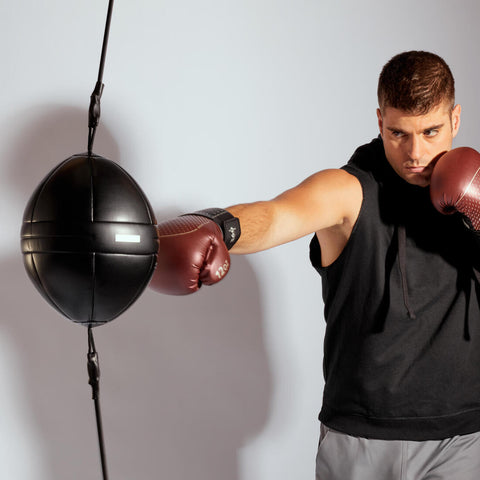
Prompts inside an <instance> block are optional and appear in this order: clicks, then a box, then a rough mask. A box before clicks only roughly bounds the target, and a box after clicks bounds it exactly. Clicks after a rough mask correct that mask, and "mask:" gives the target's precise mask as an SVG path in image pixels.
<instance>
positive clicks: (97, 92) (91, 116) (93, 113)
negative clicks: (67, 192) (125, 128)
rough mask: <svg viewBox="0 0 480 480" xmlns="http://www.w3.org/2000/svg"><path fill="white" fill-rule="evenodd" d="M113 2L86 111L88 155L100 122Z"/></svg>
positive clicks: (110, 6) (110, 2) (111, 1)
mask: <svg viewBox="0 0 480 480" xmlns="http://www.w3.org/2000/svg"><path fill="white" fill-rule="evenodd" d="M112 12H113V0H110V1H109V3H108V12H107V20H106V23H105V32H104V34H103V45H102V54H101V56H100V66H99V68H98V78H97V83H96V84H95V88H94V89H93V92H92V95H91V96H90V107H89V109H88V154H89V155H91V154H92V150H93V142H94V140H95V131H96V129H97V126H98V122H99V120H100V99H101V97H102V93H103V87H104V85H103V70H104V68H105V58H106V56H107V46H108V37H109V34H110V24H111V21H112Z"/></svg>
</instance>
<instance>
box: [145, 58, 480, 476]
mask: <svg viewBox="0 0 480 480" xmlns="http://www.w3.org/2000/svg"><path fill="white" fill-rule="evenodd" d="M454 97H455V94H454V79H453V77H452V74H451V72H450V69H449V67H448V66H447V64H446V63H445V62H444V61H443V59H441V58H440V57H438V56H437V55H434V54H432V53H428V52H417V51H413V52H405V53H402V54H399V55H397V56H395V57H393V58H392V59H391V60H390V61H389V62H388V63H387V64H386V65H385V66H384V68H383V70H382V72H381V75H380V78H379V83H378V101H379V108H378V110H377V117H378V125H379V129H380V136H379V137H378V138H376V139H374V140H373V141H372V142H371V143H369V144H367V145H364V146H362V147H360V148H358V149H357V151H356V152H355V153H354V155H353V157H352V158H351V159H350V161H349V162H348V164H347V165H345V166H344V167H342V168H340V169H332V170H325V171H321V172H318V173H316V174H314V175H312V176H311V177H309V178H307V179H306V180H305V181H304V182H302V183H301V184H300V185H298V186H296V187H294V188H292V189H291V190H288V191H286V192H284V193H282V194H281V195H279V196H278V197H276V198H274V199H273V200H270V201H262V202H255V203H250V204H241V205H235V206H232V207H229V208H227V209H226V210H223V209H207V210H202V211H199V212H196V213H194V214H189V215H186V216H182V217H178V218H176V219H173V220H171V221H168V222H165V223H162V224H160V225H159V226H158V232H159V237H160V248H159V256H158V265H157V269H156V271H155V273H154V276H153V279H152V284H151V286H152V287H153V288H154V289H157V290H159V291H161V292H164V293H172V294H184V293H189V292H193V291H195V290H197V289H198V288H199V287H200V285H201V284H202V283H206V284H212V283H215V282H217V281H219V280H221V279H222V278H223V276H224V275H225V274H226V272H227V271H228V269H229V253H228V250H229V249H231V250H230V251H231V252H232V253H235V254H237V253H238V254H245V253H251V252H256V251H259V250H264V249H268V248H271V247H274V246H276V245H280V244H283V243H285V242H289V241H292V240H295V239H297V238H300V237H303V236H305V235H308V234H314V235H313V238H312V241H311V244H310V259H311V262H312V264H313V266H314V267H315V268H316V269H317V271H318V272H319V273H320V275H321V276H322V286H323V292H322V293H323V299H324V303H325V319H326V333H325V345H324V375H325V390H324V398H323V405H322V408H321V412H320V420H321V434H320V444H319V449H318V455H317V470H316V475H317V476H316V478H317V480H364V479H365V480H367V479H368V480H376V479H379V480H390V479H409V480H410V479H411V480H413V479H415V480H433V479H435V480H439V479H448V480H453V479H455V480H478V478H480V476H479V475H480V433H478V432H480V307H479V292H480V285H479V283H478V280H477V271H478V270H479V269H480V261H479V253H478V252H479V250H478V249H479V248H480V246H479V245H478V242H477V240H478V238H477V232H476V231H475V230H476V229H478V227H479V226H480V221H479V220H478V218H479V217H480V215H479V212H480V195H479V193H478V189H477V187H476V185H477V175H478V171H479V169H480V155H479V154H478V153H477V152H475V151H473V150H471V149H459V150H457V149H455V150H451V147H452V141H453V139H454V137H455V136H456V134H457V132H458V129H459V126H460V113H461V107H460V105H455V98H454ZM445 152H448V153H445ZM437 167H438V168H437ZM430 184H431V186H430ZM437 210H439V211H440V212H441V213H440V212H439V211H437ZM454 212H456V214H453V215H450V214H452V213H454ZM447 214H449V215H447ZM240 228H241V231H240Z"/></svg>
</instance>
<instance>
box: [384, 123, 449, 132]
mask: <svg viewBox="0 0 480 480" xmlns="http://www.w3.org/2000/svg"><path fill="white" fill-rule="evenodd" d="M444 125H445V123H439V124H438V125H432V126H431V127H427V128H424V129H423V131H424V132H428V131H429V130H440V129H441V128H442V127H443V126H444ZM387 130H390V131H391V132H400V133H407V132H405V131H404V130H402V129H401V128H395V127H387Z"/></svg>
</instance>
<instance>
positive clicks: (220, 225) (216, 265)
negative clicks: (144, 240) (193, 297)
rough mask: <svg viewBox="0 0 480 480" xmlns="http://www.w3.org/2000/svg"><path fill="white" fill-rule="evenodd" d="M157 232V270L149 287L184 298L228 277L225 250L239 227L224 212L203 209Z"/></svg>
mask: <svg viewBox="0 0 480 480" xmlns="http://www.w3.org/2000/svg"><path fill="white" fill-rule="evenodd" d="M157 232H158V240H159V246H158V254H157V266H156V268H155V271H154V273H153V276H152V279H151V281H150V284H149V286H150V287H151V288H152V289H153V290H156V291H158V292H161V293H167V294H170V295H186V294H188V293H193V292H196V291H197V290H198V289H199V288H200V287H201V285H202V284H206V285H213V284H214V283H217V282H219V281H220V280H221V279H222V278H223V277H224V276H225V275H226V274H227V272H228V270H229V269H230V255H229V253H228V249H229V248H231V247H232V246H233V244H234V243H235V242H236V241H237V240H238V238H239V236H240V224H239V221H238V219H237V218H236V217H234V216H233V215H231V214H230V213H229V212H227V211H226V210H221V209H206V210H201V211H199V212H195V213H193V214H188V215H182V216H180V217H177V218H174V219H172V220H168V221H166V222H162V223H160V224H159V225H157ZM232 232H233V233H232Z"/></svg>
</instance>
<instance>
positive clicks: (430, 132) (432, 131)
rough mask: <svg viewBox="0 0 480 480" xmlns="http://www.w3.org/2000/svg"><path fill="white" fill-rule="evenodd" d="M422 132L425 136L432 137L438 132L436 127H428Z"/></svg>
mask: <svg viewBox="0 0 480 480" xmlns="http://www.w3.org/2000/svg"><path fill="white" fill-rule="evenodd" d="M423 134H424V135H425V136H426V137H434V136H435V135H437V134H438V128H429V129H428V130H425V131H424V132H423Z"/></svg>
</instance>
